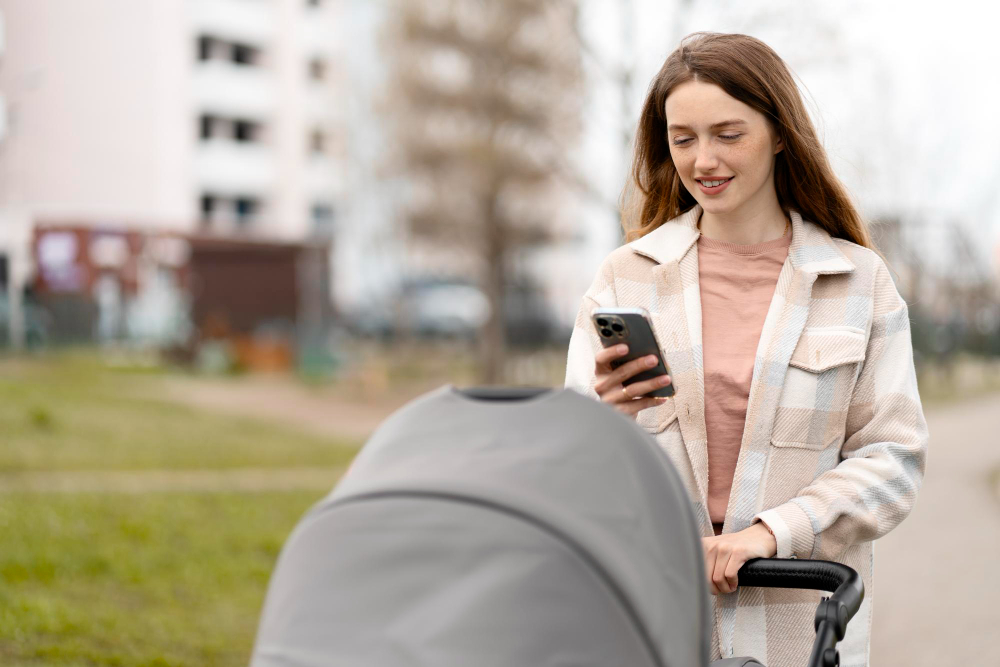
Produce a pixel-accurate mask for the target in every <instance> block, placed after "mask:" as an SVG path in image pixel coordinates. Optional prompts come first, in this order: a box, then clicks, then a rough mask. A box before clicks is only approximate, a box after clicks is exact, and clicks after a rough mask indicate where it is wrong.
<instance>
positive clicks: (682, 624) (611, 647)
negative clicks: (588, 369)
mask: <svg viewBox="0 0 1000 667" xmlns="http://www.w3.org/2000/svg"><path fill="white" fill-rule="evenodd" d="M703 567H704V566H703V563H702V552H701V541H700V537H699V532H698V529H697V526H696V523H695V519H694V516H693V513H692V510H691V508H690V505H689V502H688V499H687V494H686V492H685V489H684V487H683V485H682V483H681V480H680V478H679V477H678V475H677V473H676V472H675V471H674V469H673V467H672V466H671V465H670V462H669V460H668V459H667V456H666V455H665V453H664V452H662V451H661V450H660V449H659V447H658V446H657V445H656V444H655V442H654V441H653V439H652V438H650V437H649V436H648V435H647V434H646V433H645V432H643V431H642V429H641V428H640V427H638V426H637V425H636V424H635V423H634V422H632V421H631V420H629V419H627V418H625V417H623V416H621V415H619V414H618V413H616V412H615V411H614V410H612V409H610V408H608V407H606V406H603V405H601V404H599V403H597V402H595V401H593V400H591V399H589V398H586V397H584V396H581V395H579V394H577V393H575V392H573V391H571V390H553V391H547V392H544V393H540V394H537V395H534V396H532V397H530V398H527V399H522V400H486V399H485V398H482V397H480V398H476V397H473V396H470V395H466V394H464V393H462V392H460V391H458V390H456V389H454V388H453V387H450V386H449V387H443V388H441V389H438V390H436V391H434V392H431V393H430V394H427V395H425V396H423V397H421V398H419V399H417V400H416V401H414V402H412V403H410V404H408V405H407V406H405V407H403V408H402V409H400V410H399V411H397V412H396V413H395V414H394V415H392V416H391V417H390V418H389V419H388V420H386V421H385V422H384V423H383V425H382V426H381V427H380V428H379V429H378V430H377V431H376V433H375V434H374V435H373V436H372V438H371V439H370V440H369V442H368V443H367V445H366V446H365V447H364V449H363V450H362V451H361V453H360V454H359V455H358V457H357V458H356V459H355V462H354V464H353V465H352V467H351V469H350V471H349V472H348V473H347V474H346V476H345V477H344V478H343V479H342V480H341V482H340V483H339V485H338V486H337V487H336V489H335V490H334V491H333V492H332V493H331V494H330V495H329V496H328V497H327V498H326V499H324V500H323V501H322V502H320V503H319V504H318V505H316V506H315V507H314V508H313V509H312V510H311V511H310V512H309V513H308V514H307V515H306V517H305V518H303V520H302V521H301V522H300V524H299V525H298V527H297V528H296V529H295V531H294V532H293V534H292V536H291V537H290V538H289V540H288V542H287V543H286V545H285V548H284V549H283V551H282V554H281V556H280V559H279V561H278V565H277V567H276V569H275V572H274V574H273V576H272V579H271V584H270V588H269V590H268V593H267V600H266V603H265V606H264V611H263V614H262V617H261V622H260V628H259V632H258V636H257V644H256V646H255V650H254V656H253V663H252V664H254V665H282V666H289V665H303V666H305V665H309V666H312V665H317V666H318V665H357V666H362V665H363V666H365V667H389V666H394V667H398V666H402V665H414V666H415V665H428V666H430V665H433V666H435V667H451V666H455V667H458V666H460V665H461V666H463V667H465V666H477V667H481V666H490V665H498V666H499V665H504V666H520V665H523V666H527V665H532V666H536V665H551V666H555V665H560V666H562V665H594V666H597V665H600V666H601V667H606V666H609V665H630V666H646V665H669V666H687V665H707V664H708V654H709V651H708V642H709V637H710V634H711V629H710V628H711V626H710V612H709V600H708V597H707V593H706V590H705V586H704V576H705V575H704V572H703Z"/></svg>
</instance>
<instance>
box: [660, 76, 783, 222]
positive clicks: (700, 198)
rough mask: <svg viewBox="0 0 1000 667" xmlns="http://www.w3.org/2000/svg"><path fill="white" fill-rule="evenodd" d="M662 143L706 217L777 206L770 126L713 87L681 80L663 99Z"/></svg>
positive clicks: (777, 147)
mask: <svg viewBox="0 0 1000 667" xmlns="http://www.w3.org/2000/svg"><path fill="white" fill-rule="evenodd" d="M666 113H667V143H668V144H669V146H670V157H671V159H672V160H673V163H674V167H675V168H676V169H677V174H678V176H679V177H680V179H681V183H683V184H684V187H685V188H686V189H687V191H688V192H690V193H691V194H692V196H694V198H695V200H696V201H697V202H698V203H699V204H700V205H701V207H702V208H703V209H704V210H705V212H706V213H708V214H711V215H714V216H725V217H727V218H729V217H734V216H735V217H739V216H741V215H743V214H749V215H754V214H758V213H760V212H761V211H764V210H767V209H769V208H771V207H773V206H775V205H776V202H777V195H776V194H775V190H774V161H775V155H776V154H777V153H779V152H780V151H781V150H782V148H783V146H782V143H781V140H780V139H779V138H778V137H777V136H776V134H775V132H774V130H773V129H772V126H771V123H770V122H768V120H767V118H766V117H765V116H764V115H763V114H761V113H760V112H759V111H757V110H755V109H754V108H752V107H750V106H748V105H746V104H744V103H743V102H740V101H739V100H737V99H736V98H735V97H731V96H730V95H729V94H727V93H726V92H725V91H724V90H722V88H720V87H719V86H717V85H715V84H714V83H707V82H704V81H696V80H692V81H686V82H684V83H682V84H680V85H679V86H677V87H676V88H674V89H673V90H672V91H671V92H670V94H669V95H668V96H667V102H666Z"/></svg>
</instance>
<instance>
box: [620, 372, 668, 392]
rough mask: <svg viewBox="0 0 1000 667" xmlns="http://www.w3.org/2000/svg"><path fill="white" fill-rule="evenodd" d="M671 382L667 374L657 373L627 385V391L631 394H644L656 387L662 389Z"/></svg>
mask: <svg viewBox="0 0 1000 667" xmlns="http://www.w3.org/2000/svg"><path fill="white" fill-rule="evenodd" d="M670 382H671V380H670V376H669V375H657V376H656V377H655V378H650V379H649V380H643V381H642V382H635V383H633V384H630V385H629V386H628V393H629V394H631V395H632V396H645V395H646V394H649V393H652V392H654V391H656V390H657V389H663V388H664V387H666V386H667V385H669V384H670Z"/></svg>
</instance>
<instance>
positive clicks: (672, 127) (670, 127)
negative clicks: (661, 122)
mask: <svg viewBox="0 0 1000 667" xmlns="http://www.w3.org/2000/svg"><path fill="white" fill-rule="evenodd" d="M746 124H747V122H746V121H745V120H741V119H739V118H731V119H729V120H723V121H719V122H718V123H712V124H711V125H710V126H709V128H708V129H710V130H714V129H716V128H719V127H724V126H726V125H746ZM667 129H668V130H690V129H691V127H690V126H688V125H680V124H678V123H671V124H670V125H667Z"/></svg>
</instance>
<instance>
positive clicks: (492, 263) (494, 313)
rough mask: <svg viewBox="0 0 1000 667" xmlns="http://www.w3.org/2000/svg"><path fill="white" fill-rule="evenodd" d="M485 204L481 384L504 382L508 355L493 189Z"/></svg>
mask: <svg viewBox="0 0 1000 667" xmlns="http://www.w3.org/2000/svg"><path fill="white" fill-rule="evenodd" d="M488 201H489V205H488V206H487V207H486V220H485V221H484V222H485V223H486V224H485V232H486V233H485V234H484V237H485V238H484V242H485V248H484V250H485V252H484V253H483V259H484V260H485V262H484V264H485V267H486V275H485V277H484V280H483V288H484V290H485V292H486V297H487V299H489V302H490V317H489V319H488V320H487V321H486V324H485V325H484V326H483V332H482V336H480V341H481V345H482V354H481V356H480V358H481V359H482V367H481V369H482V380H483V383H484V384H499V383H500V382H502V381H503V379H504V378H503V374H504V373H503V367H504V361H505V360H506V358H507V349H506V348H507V336H506V328H505V321H506V317H505V306H506V303H505V301H506V299H505V292H506V290H505V287H506V282H507V271H506V261H507V252H506V248H505V243H504V230H503V228H502V225H503V223H502V222H501V221H500V220H499V219H498V216H497V194H496V191H495V190H494V192H493V193H492V194H491V196H490V197H489V200H488Z"/></svg>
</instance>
